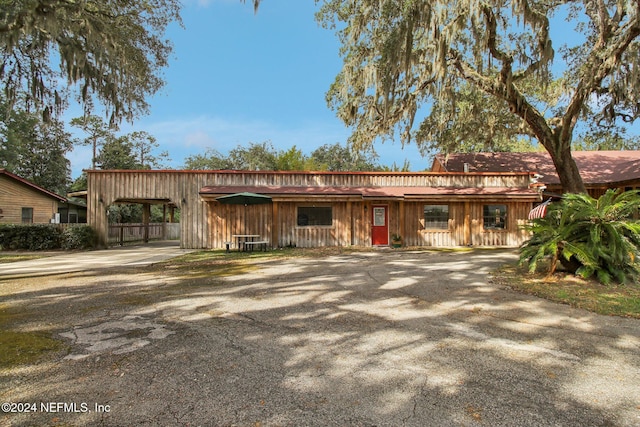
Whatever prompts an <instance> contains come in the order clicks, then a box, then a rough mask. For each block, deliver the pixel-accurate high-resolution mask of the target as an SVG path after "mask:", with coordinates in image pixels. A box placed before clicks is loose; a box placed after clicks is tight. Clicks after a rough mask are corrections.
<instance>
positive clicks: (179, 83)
mask: <svg viewBox="0 0 640 427" xmlns="http://www.w3.org/2000/svg"><path fill="white" fill-rule="evenodd" d="M248 3H250V2H247V4H243V3H242V2H241V1H240V0H184V2H183V6H184V7H183V11H182V18H183V21H184V25H185V28H184V29H183V28H180V27H179V26H177V25H174V26H171V28H170V29H169V31H168V33H167V37H168V38H169V39H171V40H172V42H173V44H174V54H173V58H172V60H171V62H170V65H169V67H168V68H166V69H165V70H164V73H163V75H164V79H165V81H166V86H165V87H164V88H163V90H162V91H161V92H160V93H158V94H157V95H156V96H154V97H153V98H152V99H151V100H150V104H151V112H150V114H149V115H148V116H144V117H141V118H139V119H138V120H136V122H135V123H134V124H133V125H130V124H126V123H124V124H123V125H122V126H121V132H122V133H129V132H132V131H134V130H140V131H146V132H149V133H150V134H151V135H153V136H155V137H156V139H157V141H158V143H159V144H160V150H166V151H168V152H169V155H170V157H171V159H172V162H171V167H173V168H180V167H181V166H182V165H183V164H184V159H185V157H187V156H189V155H192V154H197V153H204V152H205V150H206V149H207V148H213V149H216V150H218V151H220V152H222V153H224V154H226V153H227V152H228V151H229V150H230V149H232V148H235V147H237V146H238V145H247V144H248V143H250V142H255V143H261V142H264V141H271V143H272V144H273V145H274V146H275V147H276V148H277V149H283V150H287V149H289V148H291V147H293V146H294V145H295V146H296V147H297V148H299V149H300V150H302V151H303V152H304V153H306V154H310V153H311V152H312V151H313V150H314V149H316V148H318V147H319V146H321V145H324V144H334V143H336V142H340V143H341V144H344V143H345V142H346V140H347V138H348V137H349V134H350V131H349V129H347V128H346V127H345V126H344V125H343V124H342V122H341V121H340V120H339V119H338V118H337V117H336V116H335V112H334V111H332V110H330V109H329V108H328V106H327V104H326V101H325V93H326V91H327V90H328V89H329V86H330V84H331V83H332V81H333V79H334V77H335V76H336V74H337V73H338V72H339V70H340V68H341V64H342V61H341V58H340V57H339V48H340V46H339V43H338V40H337V37H336V35H335V34H334V32H333V31H332V30H326V29H323V28H321V27H320V26H319V25H318V24H317V23H316V21H315V18H314V14H315V12H316V10H317V6H316V5H315V2H314V1H313V0H295V1H291V0H265V1H263V2H262V3H261V5H260V10H259V11H258V13H257V14H254V13H253V7H252V6H251V5H250V4H248ZM74 110H75V111H74ZM78 111H79V109H76V108H72V109H70V111H69V112H68V113H67V116H68V118H69V119H70V118H72V117H76V116H78V115H79V113H78ZM96 113H97V114H100V113H99V112H96ZM376 151H377V152H378V154H379V156H380V159H379V162H380V163H381V164H387V165H391V164H392V163H394V162H395V163H397V164H398V165H402V164H403V163H404V161H405V159H408V160H409V161H410V165H411V169H412V170H424V169H426V168H429V167H430V163H429V159H425V158H422V157H421V155H420V154H419V152H418V150H417V149H416V147H415V146H414V145H410V146H405V147H404V149H403V148H402V146H401V145H400V143H399V142H397V143H391V142H386V143H384V144H379V145H376ZM69 158H70V160H71V163H72V177H73V178H76V177H78V176H79V175H80V174H81V172H82V169H85V168H89V167H90V165H91V154H90V150H89V148H88V147H78V148H76V149H75V150H74V152H72V153H71V155H70V156H69Z"/></svg>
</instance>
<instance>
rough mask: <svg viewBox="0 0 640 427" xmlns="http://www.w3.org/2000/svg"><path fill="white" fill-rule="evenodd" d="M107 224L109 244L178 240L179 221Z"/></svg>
mask: <svg viewBox="0 0 640 427" xmlns="http://www.w3.org/2000/svg"><path fill="white" fill-rule="evenodd" d="M145 228H147V226H145V224H141V223H136V224H109V236H108V238H109V245H124V244H125V243H129V242H144V241H145V240H179V239H180V223H164V222H160V223H150V224H148V234H147V232H146V231H145Z"/></svg>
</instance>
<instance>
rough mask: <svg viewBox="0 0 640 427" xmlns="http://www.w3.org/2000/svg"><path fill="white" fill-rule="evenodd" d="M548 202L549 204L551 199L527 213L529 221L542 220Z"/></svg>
mask: <svg viewBox="0 0 640 427" xmlns="http://www.w3.org/2000/svg"><path fill="white" fill-rule="evenodd" d="M549 202H551V199H549V200H547V201H546V202H544V203H540V204H539V205H538V206H536V207H535V208H533V209H531V211H529V219H538V218H544V216H545V215H546V214H547V207H549Z"/></svg>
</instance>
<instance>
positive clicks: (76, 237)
mask: <svg viewBox="0 0 640 427" xmlns="http://www.w3.org/2000/svg"><path fill="white" fill-rule="evenodd" d="M97 242H98V235H97V234H96V231H95V230H94V229H93V227H91V226H88V225H77V226H74V227H70V228H67V229H66V230H65V231H64V238H63V241H62V249H94V248H95V247H96V245H97Z"/></svg>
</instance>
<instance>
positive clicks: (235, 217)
mask: <svg viewBox="0 0 640 427" xmlns="http://www.w3.org/2000/svg"><path fill="white" fill-rule="evenodd" d="M87 175H88V198H87V205H88V213H87V221H88V222H89V224H91V225H92V226H94V227H95V228H96V230H97V231H98V234H99V235H100V236H101V240H102V242H103V244H104V243H106V236H107V229H108V223H107V209H108V207H109V206H110V205H112V204H114V203H119V202H124V201H132V200H139V201H143V200H162V201H169V202H171V203H174V204H175V205H176V206H178V207H179V208H180V209H181V219H180V229H181V247H183V248H223V247H224V243H225V242H227V241H230V240H231V236H232V235H233V234H259V235H261V236H263V237H264V238H267V239H268V240H269V241H270V242H271V243H272V244H277V245H279V246H287V245H296V246H298V247H310V246H348V245H356V246H370V245H371V206H372V204H380V205H387V206H388V208H389V233H390V234H396V233H397V234H400V235H402V236H403V238H404V244H405V245H407V246H462V245H477V246H494V245H500V246H503V245H504V246H517V245H519V244H520V243H522V241H524V240H525V239H526V237H527V236H526V233H525V232H523V231H522V230H520V229H519V228H518V225H521V223H523V221H525V220H526V217H527V214H528V212H529V210H530V209H531V203H530V202H500V203H505V204H507V205H508V218H509V219H508V222H507V226H508V228H507V230H505V231H486V230H484V229H483V225H482V206H483V203H482V202H480V201H473V200H467V201H466V202H461V201H457V202H450V203H449V206H450V207H449V216H450V219H449V228H448V230H428V229H425V228H424V218H423V217H424V214H423V211H424V205H425V204H426V203H427V202H416V201H398V200H370V199H367V200H362V201H322V200H319V199H314V200H315V201H314V202H313V203H316V204H322V205H327V206H331V207H332V210H333V223H332V225H331V226H325V227H300V226H298V225H297V208H298V207H299V206H305V205H306V206H309V203H311V202H309V203H306V202H304V201H295V202H294V201H281V200H280V201H274V203H273V205H272V204H266V205H250V206H246V207H245V206H244V205H223V204H220V203H218V202H216V201H213V200H205V199H203V198H202V197H201V196H200V194H199V192H200V189H201V188H203V187H206V186H300V187H307V186H347V187H349V186H353V187H397V186H402V187H413V186H415V187H457V188H461V187H474V188H487V187H509V188H514V187H515V188H528V186H529V176H528V175H526V174H457V173H386V172H381V173H353V174H350V173H309V172H287V173H282V172H264V171H262V172H255V171H88V174H87ZM429 203H431V202H429ZM434 203H435V202H434ZM437 203H446V202H442V201H439V202H437ZM274 212H275V215H274ZM401 213H402V214H403V215H402V219H401V218H400V215H401ZM466 217H468V219H467V220H465V218H466Z"/></svg>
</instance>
